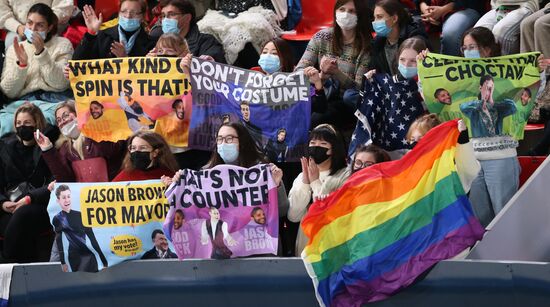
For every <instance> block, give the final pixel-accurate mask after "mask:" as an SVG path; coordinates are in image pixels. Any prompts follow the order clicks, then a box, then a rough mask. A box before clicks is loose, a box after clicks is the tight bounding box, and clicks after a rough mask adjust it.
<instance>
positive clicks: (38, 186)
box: [0, 103, 56, 262]
mask: <svg viewBox="0 0 550 307" xmlns="http://www.w3.org/2000/svg"><path fill="white" fill-rule="evenodd" d="M14 126H15V130H16V131H17V134H16V136H13V137H11V138H8V139H7V140H6V141H5V142H4V144H2V147H1V149H0V203H1V204H2V210H1V211H0V235H1V236H2V237H3V238H4V243H3V251H2V252H3V253H2V255H3V257H4V258H5V259H6V260H8V261H16V262H32V261H47V259H49V254H50V248H51V246H52V245H51V244H52V238H51V237H50V238H48V237H45V236H41V234H43V233H48V231H49V232H51V227H52V226H51V225H50V219H49V216H48V212H47V210H46V208H47V206H48V201H49V198H50V191H48V184H49V183H50V182H52V180H53V177H52V175H51V173H50V170H49V169H48V166H47V165H46V163H45V161H44V160H43V159H42V158H40V148H39V147H38V146H37V145H36V142H35V139H34V134H35V131H36V130H37V129H38V130H40V131H42V132H44V133H45V134H49V135H50V137H52V138H55V137H56V135H55V129H50V128H51V127H50V126H47V124H46V119H45V118H44V115H43V114H42V112H41V111H40V109H39V108H38V107H36V106H35V105H33V104H31V103H25V104H23V105H22V106H20V107H19V108H18V109H17V111H16V112H15V120H14ZM50 133H51V134H50Z"/></svg>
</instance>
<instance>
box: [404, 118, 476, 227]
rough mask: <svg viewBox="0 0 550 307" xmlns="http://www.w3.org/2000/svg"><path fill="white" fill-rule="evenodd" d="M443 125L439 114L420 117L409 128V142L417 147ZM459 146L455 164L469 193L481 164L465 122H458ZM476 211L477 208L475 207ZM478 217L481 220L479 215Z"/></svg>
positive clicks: (463, 185)
mask: <svg viewBox="0 0 550 307" xmlns="http://www.w3.org/2000/svg"><path fill="white" fill-rule="evenodd" d="M440 124H441V120H440V119H439V117H437V114H434V113H431V114H426V115H423V116H420V117H419V118H417V119H416V120H415V121H414V122H413V123H412V124H411V127H410V128H409V131H408V132H407V140H408V141H409V143H410V144H411V146H412V147H415V145H416V144H417V143H418V142H419V141H420V140H421V139H422V138H423V137H424V135H426V133H428V131H430V130H431V129H432V128H434V127H436V126H438V125H440ZM457 128H458V131H460V134H459V136H458V145H457V147H456V156H455V164H456V170H457V174H458V177H459V178H460V182H461V183H462V187H463V188H464V192H466V193H468V191H470V188H471V186H472V182H473V181H474V179H475V178H476V177H477V174H478V173H479V170H480V169H481V167H480V165H479V162H478V161H477V159H476V157H475V155H474V148H473V146H472V143H470V137H469V136H468V127H466V124H465V123H464V121H463V120H459V121H458V126H457ZM474 211H475V207H474ZM476 216H477V217H478V218H480V217H479V216H478V215H477V214H476Z"/></svg>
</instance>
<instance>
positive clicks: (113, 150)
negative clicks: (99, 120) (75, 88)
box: [36, 100, 126, 182]
mask: <svg viewBox="0 0 550 307" xmlns="http://www.w3.org/2000/svg"><path fill="white" fill-rule="evenodd" d="M55 120H56V122H57V127H58V128H59V130H60V131H61V134H62V136H61V137H60V138H59V139H58V140H57V142H55V144H52V142H51V141H50V139H49V138H48V137H47V136H45V135H43V134H42V133H41V134H40V137H39V138H38V139H37V140H36V143H37V144H38V146H40V149H41V150H42V158H43V159H44V160H45V161H46V164H48V167H49V168H50V170H51V171H52V174H53V175H54V178H55V179H56V180H57V181H59V182H98V181H109V180H111V179H113V178H114V177H115V176H116V175H117V174H118V172H119V170H120V164H121V162H122V157H123V156H124V152H123V150H124V144H125V143H126V142H125V141H119V142H116V143H113V142H96V141H94V140H92V139H90V138H87V137H85V136H84V135H82V134H81V133H80V130H79V129H78V123H77V120H76V109H75V102H74V100H68V101H65V102H62V103H60V104H59V105H58V106H57V108H56V110H55ZM91 169H93V172H90V171H89V170H91Z"/></svg>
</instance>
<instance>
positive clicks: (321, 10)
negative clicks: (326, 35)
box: [282, 0, 336, 41]
mask: <svg viewBox="0 0 550 307" xmlns="http://www.w3.org/2000/svg"><path fill="white" fill-rule="evenodd" d="M335 2H336V1H335V0H325V1H316V0H302V19H301V20H300V22H299V23H298V25H297V26H296V28H295V32H296V33H287V34H283V35H282V38H283V39H285V40H289V41H308V40H310V39H311V37H312V36H313V34H315V33H317V32H318V31H319V30H321V29H324V28H328V27H331V26H332V19H333V10H334V3H335Z"/></svg>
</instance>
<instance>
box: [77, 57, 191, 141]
mask: <svg viewBox="0 0 550 307" xmlns="http://www.w3.org/2000/svg"><path fill="white" fill-rule="evenodd" d="M180 62H181V58H166V57H135V58H114V59H102V60H82V61H70V62H69V68H70V74H69V79H70V81H71V87H72V88H73V93H74V96H75V101H76V110H77V117H78V124H79V128H80V130H81V131H82V133H83V134H84V135H85V136H87V137H89V138H91V139H93V140H95V141H98V142H100V141H111V142H116V141H119V140H125V139H127V138H128V137H129V136H130V135H131V134H132V133H134V132H136V131H138V130H144V129H145V130H149V129H154V130H155V131H156V132H157V133H159V134H161V135H162V136H163V137H164V138H165V139H166V141H167V142H168V144H170V145H172V146H176V147H187V138H188V129H189V123H190V121H191V83H190V82H189V79H188V76H187V75H186V74H185V73H184V72H183V70H182V68H181V67H180V65H179V64H180ZM184 110H185V111H184ZM176 119H178V120H176Z"/></svg>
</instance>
